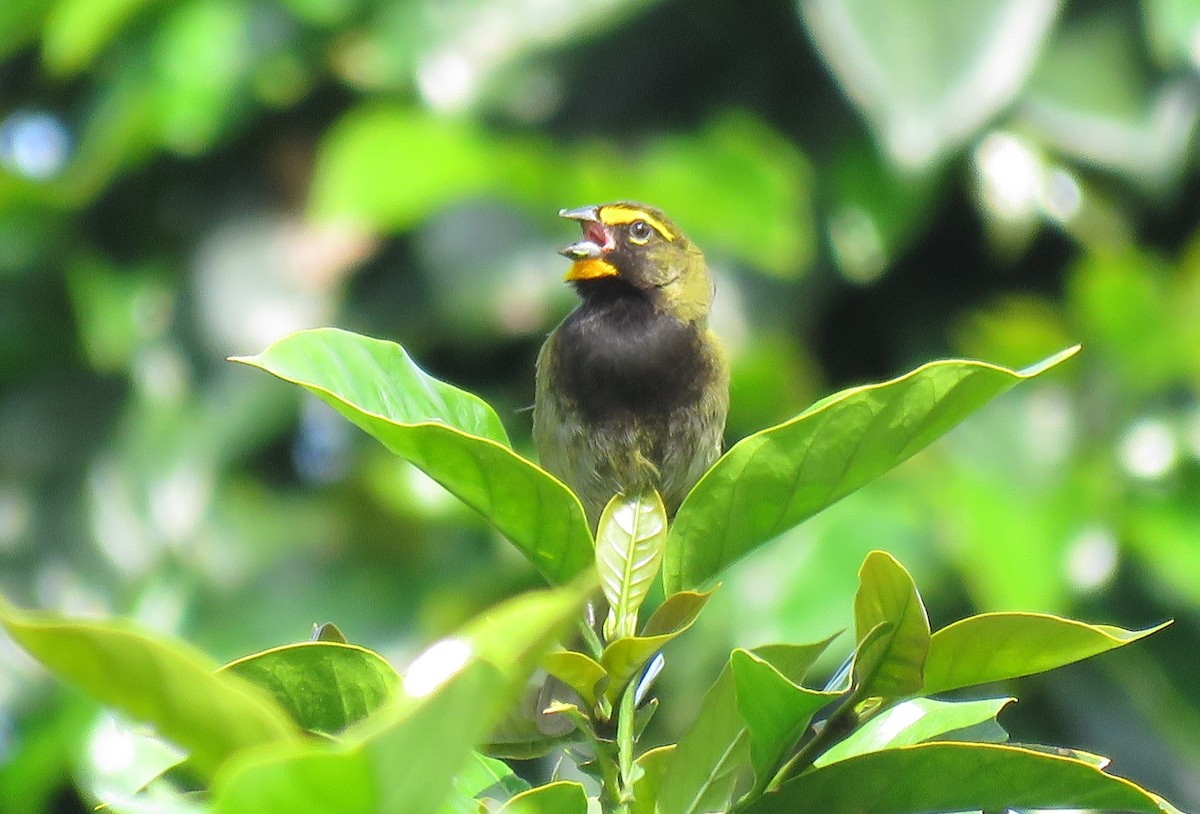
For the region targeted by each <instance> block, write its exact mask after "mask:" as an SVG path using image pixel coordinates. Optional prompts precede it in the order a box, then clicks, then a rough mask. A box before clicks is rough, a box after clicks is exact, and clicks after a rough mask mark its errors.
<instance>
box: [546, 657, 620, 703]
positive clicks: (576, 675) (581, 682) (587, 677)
mask: <svg viewBox="0 0 1200 814" xmlns="http://www.w3.org/2000/svg"><path fill="white" fill-rule="evenodd" d="M542 667H544V668H545V669H546V672H547V673H549V674H550V675H552V676H554V677H555V678H557V679H558V680H559V681H561V682H562V683H564V684H566V685H567V686H568V687H570V688H571V689H573V690H574V691H575V692H577V693H579V696H580V697H581V698H583V700H584V701H586V702H587V703H588V705H589V706H593V705H595V703H596V689H597V687H598V686H599V685H600V682H602V681H603V680H604V679H605V678H607V677H608V672H607V671H606V670H605V669H604V667H602V666H601V665H600V663H599V662H597V661H596V660H595V659H593V658H591V657H590V656H586V655H584V654H583V653H579V652H576V651H574V650H559V651H558V652H557V653H551V654H550V655H548V656H546V658H545V659H544V660H543V661H542Z"/></svg>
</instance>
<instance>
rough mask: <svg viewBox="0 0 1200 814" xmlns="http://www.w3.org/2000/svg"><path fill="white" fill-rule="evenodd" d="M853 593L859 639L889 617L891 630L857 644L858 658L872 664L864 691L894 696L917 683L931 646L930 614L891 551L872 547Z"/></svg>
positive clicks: (909, 690)
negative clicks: (860, 646) (871, 642)
mask: <svg viewBox="0 0 1200 814" xmlns="http://www.w3.org/2000/svg"><path fill="white" fill-rule="evenodd" d="M858 575H859V587H858V593H857V594H856V595H855V597H854V628H855V631H856V634H857V637H858V641H859V644H860V645H862V642H863V640H864V639H865V637H866V635H867V633H868V632H869V631H870V630H871V629H872V628H874V627H875V626H876V625H879V624H881V623H890V624H891V625H892V628H891V631H890V632H889V633H888V634H887V635H886V636H883V637H881V638H879V639H877V640H876V641H875V642H874V644H871V645H870V646H868V647H866V648H863V649H860V652H859V664H860V665H863V664H870V665H871V666H872V670H871V675H870V677H869V678H867V676H865V675H864V674H863V673H862V672H861V671H860V673H859V678H860V680H862V681H864V682H865V685H864V686H863V688H862V690H861V692H862V695H863V696H864V697H872V696H878V697H883V698H896V697H899V696H902V695H909V694H911V693H915V692H917V691H918V690H920V689H921V687H922V685H923V684H924V677H923V676H924V666H925V657H926V655H927V654H928V652H929V619H928V617H927V616H926V614H925V605H924V604H923V603H922V602H921V595H920V594H919V593H918V592H917V586H916V584H915V583H914V582H913V579H912V577H911V576H909V573H908V571H906V570H904V566H902V565H901V564H900V563H898V562H897V561H896V559H895V558H894V557H892V555H890V554H888V553H886V552H883V551H872V552H871V553H870V554H868V555H867V558H866V560H865V561H863V564H862V568H861V569H860V570H859V572H858Z"/></svg>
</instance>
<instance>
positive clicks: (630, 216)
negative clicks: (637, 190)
mask: <svg viewBox="0 0 1200 814" xmlns="http://www.w3.org/2000/svg"><path fill="white" fill-rule="evenodd" d="M635 220H644V221H645V222H646V223H648V224H650V225H651V226H652V227H654V231H656V232H658V233H659V234H660V235H662V236H663V237H664V238H665V239H666V240H674V239H675V235H673V234H672V233H671V230H670V229H668V228H667V227H666V226H665V225H664V224H663V222H662V221H661V220H659V219H658V218H656V217H654V216H653V215H651V214H650V213H648V212H644V211H642V210H641V209H637V208H635V207H632V206H605V207H603V208H601V210H600V221H601V222H602V223H603V224H604V225H605V226H617V225H620V224H622V223H633V222H634V221H635Z"/></svg>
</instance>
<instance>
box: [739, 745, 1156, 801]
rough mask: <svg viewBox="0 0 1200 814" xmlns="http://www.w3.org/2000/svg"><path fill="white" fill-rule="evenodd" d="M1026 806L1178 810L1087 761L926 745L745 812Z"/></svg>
mask: <svg viewBox="0 0 1200 814" xmlns="http://www.w3.org/2000/svg"><path fill="white" fill-rule="evenodd" d="M1027 808H1038V809H1041V808H1073V809H1101V810H1109V811H1129V812H1142V813H1143V814H1162V813H1164V812H1174V811H1175V810H1174V809H1173V808H1172V807H1171V806H1170V805H1169V804H1167V803H1164V802H1162V801H1161V800H1160V799H1159V798H1158V797H1157V796H1155V795H1153V794H1151V793H1150V792H1148V791H1146V790H1145V789H1142V788H1139V787H1138V786H1136V785H1134V784H1133V783H1131V782H1129V781H1128V780H1124V779H1122V778H1119V777H1114V776H1112V775H1109V774H1105V773H1104V772H1102V771H1100V770H1099V769H1097V768H1096V767H1095V766H1092V765H1090V764H1088V763H1086V762H1084V761H1080V760H1075V759H1073V758H1067V757H1060V756H1056V755H1050V754H1045V753H1042V752H1034V751H1031V750H1028V749H1021V748H1017V747H1012V746H1001V745H997V744H983V743H923V744H918V745H916V746H901V747H898V748H895V749H885V750H884V751H882V752H872V753H870V754H866V755H859V756H858V757H852V758H850V759H848V760H842V761H839V762H837V763H831V764H829V765H828V766H824V767H822V768H819V769H813V770H812V771H808V772H805V773H803V774H801V775H800V776H799V777H796V778H793V779H792V780H789V781H788V782H786V783H784V784H783V785H781V786H780V787H779V790H778V791H777V792H775V793H773V794H767V795H764V796H762V797H760V798H759V799H758V800H757V801H756V802H755V803H754V804H753V805H751V806H749V807H748V808H747V809H746V814H785V812H786V814H861V812H864V811H869V812H871V814H924V812H928V811H979V810H981V809H982V810H984V811H993V810H994V811H1006V810H1008V809H1027Z"/></svg>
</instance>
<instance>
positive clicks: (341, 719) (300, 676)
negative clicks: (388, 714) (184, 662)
mask: <svg viewBox="0 0 1200 814" xmlns="http://www.w3.org/2000/svg"><path fill="white" fill-rule="evenodd" d="M222 670H224V671H228V672H231V673H233V674H235V675H239V676H241V677H242V678H244V679H246V680H247V681H249V682H250V683H252V684H255V685H257V686H259V687H262V688H263V689H264V690H266V691H267V692H269V693H271V695H272V696H274V698H275V700H276V702H278V704H279V705H280V706H281V707H283V708H284V709H285V710H287V711H288V712H289V713H290V714H291V716H292V720H294V721H295V722H296V723H297V724H298V725H300V726H301V727H303V728H304V729H309V730H312V731H314V732H323V733H325V734H328V735H335V734H337V733H339V732H341V731H342V730H343V729H345V728H346V727H347V726H349V725H350V724H353V723H355V722H356V721H359V720H361V719H362V718H365V717H366V716H367V715H369V714H371V713H372V712H374V711H375V710H376V709H378V708H379V707H380V706H382V705H383V703H384V702H385V701H387V699H388V698H390V697H391V696H392V695H393V694H395V693H396V692H397V691H398V690H399V688H400V676H399V675H398V674H397V673H396V671H395V670H394V669H393V668H392V665H390V664H388V663H387V661H385V660H384V659H383V657H382V656H380V655H379V654H378V653H375V652H373V651H371V650H367V649H366V648H363V647H357V646H355V645H350V644H338V643H334V642H304V643H301V644H293V645H288V646H286V647H277V648H274V649H272V650H267V651H264V652H262V653H256V654H254V655H252V656H246V657H245V658H241V659H238V660H237V661H234V662H232V663H230V664H227V665H225V667H223V668H222Z"/></svg>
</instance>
